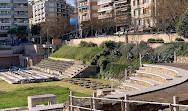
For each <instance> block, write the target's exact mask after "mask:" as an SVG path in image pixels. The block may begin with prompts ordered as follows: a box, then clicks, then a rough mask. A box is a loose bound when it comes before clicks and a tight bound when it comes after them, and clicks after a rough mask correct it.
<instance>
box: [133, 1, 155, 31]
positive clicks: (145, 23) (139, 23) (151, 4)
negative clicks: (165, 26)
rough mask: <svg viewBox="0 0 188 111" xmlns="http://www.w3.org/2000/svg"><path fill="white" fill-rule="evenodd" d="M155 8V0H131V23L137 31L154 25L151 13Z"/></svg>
mask: <svg viewBox="0 0 188 111" xmlns="http://www.w3.org/2000/svg"><path fill="white" fill-rule="evenodd" d="M153 10H156V0H131V16H132V24H133V25H134V26H135V28H136V29H138V31H143V30H149V29H151V28H152V27H155V20H154V19H153V18H152V15H153V14H154V13H155V11H153Z"/></svg>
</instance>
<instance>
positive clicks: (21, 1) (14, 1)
mask: <svg viewBox="0 0 188 111" xmlns="http://www.w3.org/2000/svg"><path fill="white" fill-rule="evenodd" d="M27 2H28V1H27V0H13V3H27Z"/></svg>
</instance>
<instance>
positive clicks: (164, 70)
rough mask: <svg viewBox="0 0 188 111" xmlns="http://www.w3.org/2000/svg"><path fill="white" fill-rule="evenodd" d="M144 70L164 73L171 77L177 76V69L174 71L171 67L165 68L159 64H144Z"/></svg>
mask: <svg viewBox="0 0 188 111" xmlns="http://www.w3.org/2000/svg"><path fill="white" fill-rule="evenodd" d="M144 70H145V71H150V72H155V73H161V74H166V75H170V76H173V77H176V76H178V73H177V71H175V70H173V69H169V68H166V67H162V66H160V65H152V64H144Z"/></svg>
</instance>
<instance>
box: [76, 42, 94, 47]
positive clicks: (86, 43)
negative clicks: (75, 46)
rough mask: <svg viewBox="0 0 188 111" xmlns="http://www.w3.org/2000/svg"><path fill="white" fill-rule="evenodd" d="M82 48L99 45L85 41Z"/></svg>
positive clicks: (81, 45)
mask: <svg viewBox="0 0 188 111" xmlns="http://www.w3.org/2000/svg"><path fill="white" fill-rule="evenodd" d="M79 46H80V47H97V44H95V43H92V42H89V43H88V42H85V41H81V42H80V44H79Z"/></svg>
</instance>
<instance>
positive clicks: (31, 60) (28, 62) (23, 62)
mask: <svg viewBox="0 0 188 111" xmlns="http://www.w3.org/2000/svg"><path fill="white" fill-rule="evenodd" d="M42 59H44V56H42V55H35V56H33V57H26V56H23V55H20V56H19V60H20V66H22V67H31V66H35V65H37V64H38V63H39V62H40V61H41V60H42Z"/></svg>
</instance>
